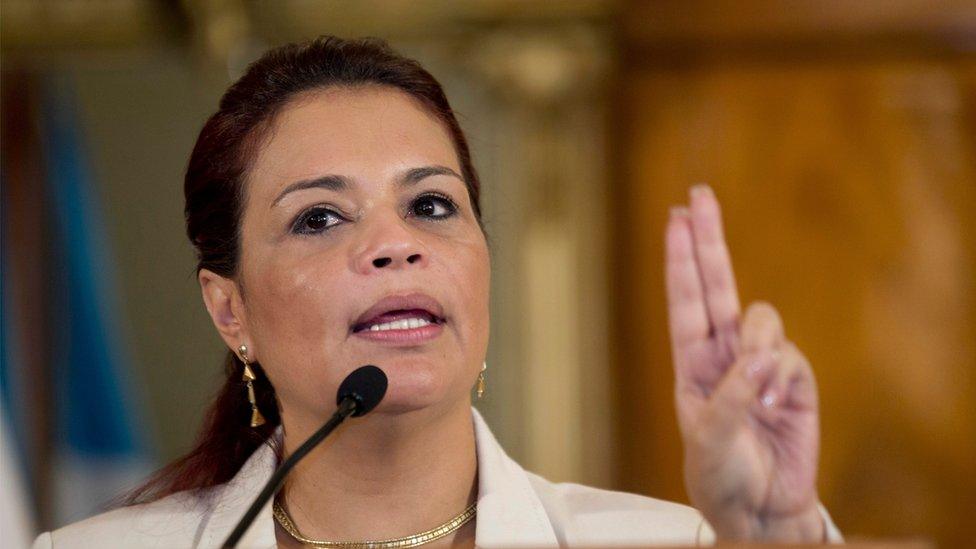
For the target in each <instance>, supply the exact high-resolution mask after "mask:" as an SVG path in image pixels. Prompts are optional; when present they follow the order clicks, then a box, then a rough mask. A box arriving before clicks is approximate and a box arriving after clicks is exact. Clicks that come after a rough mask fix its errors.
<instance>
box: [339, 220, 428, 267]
mask: <svg viewBox="0 0 976 549" xmlns="http://www.w3.org/2000/svg"><path fill="white" fill-rule="evenodd" d="M366 224H367V228H366V234H365V235H364V237H363V241H362V245H361V246H360V248H359V252H358V253H357V254H355V258H354V263H355V270H356V271H357V272H359V273H361V274H370V273H374V272H377V271H379V270H381V269H385V270H390V269H403V268H406V267H409V266H411V265H413V266H416V267H423V266H425V265H426V264H427V256H428V253H427V247H426V246H425V245H424V243H423V242H422V241H421V240H419V239H418V238H417V236H416V235H415V234H414V231H413V230H411V228H410V227H409V226H408V225H407V224H406V222H405V221H403V220H402V219H400V218H399V217H398V216H396V215H389V216H384V218H383V219H376V220H374V221H373V222H372V223H370V222H366Z"/></svg>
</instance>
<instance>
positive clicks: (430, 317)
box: [352, 309, 446, 334]
mask: <svg viewBox="0 0 976 549" xmlns="http://www.w3.org/2000/svg"><path fill="white" fill-rule="evenodd" d="M444 322H446V320H445V319H443V318H441V317H439V316H437V315H435V314H434V313H432V312H430V311H428V310H426V309H396V310H392V311H387V312H385V313H382V314H380V315H377V316H375V317H373V318H371V319H370V320H367V321H365V322H361V323H359V324H355V325H353V327H352V333H354V334H355V333H359V332H363V331H369V332H386V331H390V330H413V329H417V328H423V327H424V326H430V325H439V324H444Z"/></svg>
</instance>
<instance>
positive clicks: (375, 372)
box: [336, 364, 387, 417]
mask: <svg viewBox="0 0 976 549" xmlns="http://www.w3.org/2000/svg"><path fill="white" fill-rule="evenodd" d="M386 383H387V382H386V374H384V373H383V370H380V369H379V368H377V367H376V366H373V365H372V364H367V365H366V366H360V367H359V368H356V369H355V370H353V371H352V373H351V374H349V375H348V376H346V379H344V380H342V384H340V385H339V391H338V393H337V394H336V404H337V405H338V404H341V403H342V401H343V400H344V399H345V398H346V397H352V398H353V399H355V400H356V411H355V412H354V413H353V414H352V415H353V417H359V416H361V415H364V414H366V413H367V412H369V411H370V410H372V409H373V408H376V405H377V404H379V403H380V401H381V400H383V396H384V395H385V394H386Z"/></svg>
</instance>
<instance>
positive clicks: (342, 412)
mask: <svg viewBox="0 0 976 549" xmlns="http://www.w3.org/2000/svg"><path fill="white" fill-rule="evenodd" d="M361 405H362V402H361V400H360V399H359V398H357V396H356V395H348V396H346V397H345V398H344V399H342V402H340V403H339V409H338V410H336V412H335V413H334V414H332V417H331V418H330V419H329V421H326V422H325V425H323V426H322V427H320V428H319V430H318V431H315V433H314V434H313V435H312V436H310V437H308V440H306V441H305V442H304V443H303V444H302V445H301V446H299V447H298V449H297V450H295V452H294V453H293V454H292V455H290V456H288V459H286V460H285V461H283V462H282V463H281V466H280V467H278V470H277V471H275V472H274V474H273V475H271V478H270V479H269V480H268V482H267V484H265V485H264V489H263V490H261V493H260V494H258V497H256V498H255V499H254V502H253V503H251V506H250V507H249V508H248V509H247V512H246V513H244V516H242V517H241V520H240V521H238V522H237V526H235V527H234V530H233V531H232V532H231V533H230V535H229V536H227V541H225V542H224V544H223V545H222V546H221V547H223V548H224V549H227V548H232V547H235V546H236V545H237V542H238V541H240V540H241V537H243V536H244V532H246V531H247V529H248V527H249V526H251V523H252V522H253V521H254V518H255V517H257V516H258V513H259V512H261V508H262V507H264V505H265V504H266V503H267V502H268V500H269V499H271V497H272V496H274V495H275V494H276V493H277V492H278V490H279V489H280V488H281V484H282V483H283V482H284V480H285V476H286V475H287V474H288V472H289V471H291V469H292V467H294V466H295V464H296V463H298V462H299V460H301V459H302V458H303V457H305V454H307V453H309V452H311V451H312V448H315V447H316V446H317V445H318V444H319V443H320V442H322V439H324V438H325V437H326V436H328V435H329V433H331V432H332V431H333V430H334V429H335V428H336V427H338V426H339V424H340V423H342V422H343V421H345V420H346V418H348V417H349V416H351V415H353V414H354V413H356V410H357V408H359V407H360V406H361Z"/></svg>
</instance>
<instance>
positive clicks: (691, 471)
mask: <svg viewBox="0 0 976 549" xmlns="http://www.w3.org/2000/svg"><path fill="white" fill-rule="evenodd" d="M667 252H668V257H667V282H668V303H669V320H670V327H671V338H672V354H673V358H674V363H675V374H676V385H675V397H676V399H675V400H676V407H677V412H678V420H679V424H680V427H681V432H682V435H683V438H684V440H685V475H686V483H687V485H688V491H689V494H690V495H691V497H692V500H693V503H694V504H695V505H696V506H698V507H699V508H700V509H702V511H703V512H704V513H705V515H706V517H707V518H709V520H710V522H712V523H713V524H715V523H717V522H719V523H721V522H725V523H754V522H756V521H759V522H761V521H762V520H764V519H765V518H768V517H784V516H792V515H794V514H799V513H802V512H804V511H805V510H807V509H808V508H809V506H810V505H811V504H815V503H816V501H817V496H816V486H815V480H816V469H817V457H818V454H819V427H818V409H817V391H816V384H815V382H814V379H813V375H812V371H811V370H810V368H809V365H808V364H807V363H806V361H805V359H803V356H802V354H800V353H799V351H798V350H796V348H795V346H793V345H792V344H791V343H789V342H788V341H786V340H785V337H783V334H782V326H781V324H780V323H779V318H778V316H777V315H776V313H775V310H774V309H772V308H771V307H769V306H766V305H759V306H754V307H751V308H750V309H749V311H747V313H746V315H745V316H744V317H743V316H741V315H740V309H739V299H738V295H737V291H736V286H735V281H734V276H733V273H732V268H731V262H730V260H729V254H728V249H727V247H726V245H725V241H724V237H723V235H722V228H721V214H720V211H719V206H718V202H717V201H716V200H715V198H714V196H713V195H712V194H711V193H710V192H708V191H705V192H698V193H695V196H693V199H692V206H691V210H690V211H687V210H679V211H678V212H677V213H676V214H675V215H673V216H672V220H671V222H670V223H669V227H668V234H667ZM771 353H773V354H775V356H774V357H773V358H769V356H770V354H771ZM757 357H766V359H765V360H764V361H763V364H766V367H765V368H761V369H759V370H756V371H755V372H754V373H753V374H751V375H749V376H748V378H747V377H746V376H744V372H746V371H747V369H748V368H749V366H748V365H749V364H750V363H754V362H755V359H756V358H757ZM747 379H748V381H747ZM770 397H771V398H772V399H773V400H772V402H771V403H770V402H767V404H769V405H764V404H763V403H762V401H763V400H764V399H766V400H768V399H769V398H770Z"/></svg>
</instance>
